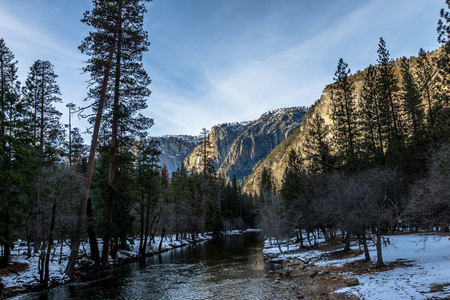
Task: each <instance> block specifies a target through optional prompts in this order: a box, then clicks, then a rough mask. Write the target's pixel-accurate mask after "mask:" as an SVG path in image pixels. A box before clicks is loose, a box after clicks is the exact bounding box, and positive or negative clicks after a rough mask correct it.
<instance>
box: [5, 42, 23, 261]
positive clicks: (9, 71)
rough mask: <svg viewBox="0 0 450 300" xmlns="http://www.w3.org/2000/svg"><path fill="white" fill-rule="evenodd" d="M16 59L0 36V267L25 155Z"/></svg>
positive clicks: (8, 246) (7, 249)
mask: <svg viewBox="0 0 450 300" xmlns="http://www.w3.org/2000/svg"><path fill="white" fill-rule="evenodd" d="M16 64H17V61H15V60H14V54H13V53H12V52H11V50H10V49H9V48H8V47H7V46H6V43H5V41H4V40H3V39H0V245H2V246H3V252H2V257H0V268H1V267H5V266H7V265H8V264H9V259H10V254H11V249H12V248H13V241H14V237H13V231H14V227H15V225H17V218H16V216H17V213H18V210H19V209H18V207H17V206H18V200H19V199H18V196H20V195H19V194H18V191H20V188H19V187H18V185H19V184H20V181H21V180H22V178H21V176H20V175H21V174H20V169H21V168H22V167H23V159H24V158H25V159H26V156H28V154H27V152H28V151H27V150H26V148H25V146H26V143H27V132H26V124H25V123H23V118H24V116H23V114H24V110H23V105H22V103H20V94H19V83H18V82H17V67H16Z"/></svg>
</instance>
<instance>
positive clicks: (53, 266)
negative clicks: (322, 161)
mask: <svg viewBox="0 0 450 300" xmlns="http://www.w3.org/2000/svg"><path fill="white" fill-rule="evenodd" d="M252 231H255V230H248V231H239V230H234V231H227V232H223V233H222V234H223V235H225V236H227V235H236V234H242V233H244V232H252ZM211 239H213V234H212V233H206V234H204V235H202V234H200V235H199V236H198V237H196V238H195V240H192V239H183V240H179V241H177V240H176V239H175V236H168V237H165V238H164V239H163V241H162V244H161V252H159V251H158V248H159V244H160V242H161V237H159V236H157V237H155V238H154V239H153V240H152V241H151V243H150V244H149V250H148V252H147V254H148V256H151V255H158V254H161V253H163V252H167V251H170V250H173V249H176V248H180V247H184V246H187V245H192V244H195V243H201V242H204V241H208V240H211ZM99 242H100V247H101V241H100V240H99ZM26 253H27V247H26V245H24V244H22V243H21V241H18V242H17V243H16V245H15V247H14V250H13V253H12V255H11V264H10V266H8V267H7V268H4V269H0V284H2V285H3V287H4V288H3V293H2V292H1V288H0V299H1V298H7V297H13V296H16V295H20V294H24V293H29V292H36V291H39V290H42V288H40V287H39V268H38V265H39V255H38V254H33V255H32V256H30V257H28V255H27V254H26ZM69 254H70V248H69V245H68V244H67V243H64V244H63V245H62V247H61V245H59V246H58V247H55V248H54V249H53V251H52V253H51V261H50V265H49V269H50V283H49V285H50V287H51V288H53V287H56V286H59V285H63V284H66V283H69V282H70V280H69V278H68V277H67V276H66V275H65V274H64V270H65V267H66V264H67V259H68V257H69ZM89 254H90V249H89V244H88V243H83V244H82V246H81V247H80V257H81V259H80V260H79V262H78V263H77V266H76V268H77V275H78V277H79V278H78V280H81V281H84V280H88V279H91V278H95V277H96V276H97V277H98V276H101V273H102V272H105V269H104V268H103V269H100V268H94V263H93V262H92V261H91V260H90V259H89ZM138 260H139V240H138V239H134V240H132V243H131V245H130V250H129V251H119V252H118V255H117V258H116V259H115V260H111V262H110V266H109V268H108V270H109V269H114V268H117V267H118V266H121V265H124V264H128V263H131V262H136V261H138ZM106 271H107V270H106Z"/></svg>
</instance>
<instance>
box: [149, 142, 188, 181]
mask: <svg viewBox="0 0 450 300" xmlns="http://www.w3.org/2000/svg"><path fill="white" fill-rule="evenodd" d="M153 139H155V140H157V141H159V143H160V150H161V155H160V162H159V165H160V166H161V167H162V166H164V165H166V166H167V169H168V171H169V174H171V173H172V172H175V171H176V170H177V169H178V168H179V167H181V165H182V164H183V160H184V159H185V158H186V156H188V155H189V153H191V152H192V151H193V150H194V148H195V147H196V146H197V137H195V136H187V135H174V136H162V137H153Z"/></svg>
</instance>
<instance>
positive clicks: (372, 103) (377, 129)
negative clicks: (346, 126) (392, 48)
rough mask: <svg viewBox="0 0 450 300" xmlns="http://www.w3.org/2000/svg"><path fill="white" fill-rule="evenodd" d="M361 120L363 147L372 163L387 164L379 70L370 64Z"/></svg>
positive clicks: (364, 89)
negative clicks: (379, 90) (378, 77)
mask: <svg viewBox="0 0 450 300" xmlns="http://www.w3.org/2000/svg"><path fill="white" fill-rule="evenodd" d="M358 111H359V122H360V125H361V135H362V139H363V143H362V149H363V152H364V153H365V157H366V158H365V159H366V161H367V162H368V163H369V165H370V164H379V165H384V164H385V154H384V151H385V138H384V125H383V119H382V108H381V104H380V97H379V94H378V85H377V70H376V68H375V67H374V66H372V65H371V66H369V68H368V69H367V73H366V75H365V77H364V83H363V89H362V93H361V103H360V108H359V110H358Z"/></svg>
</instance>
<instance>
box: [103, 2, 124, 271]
mask: <svg viewBox="0 0 450 300" xmlns="http://www.w3.org/2000/svg"><path fill="white" fill-rule="evenodd" d="M121 8H122V2H121V1H119V10H121ZM121 21H122V19H121V17H120V16H119V33H118V36H117V52H116V74H115V75H116V77H115V79H114V80H115V86H114V106H113V119H112V124H111V148H110V153H109V171H108V186H109V193H108V201H107V203H106V211H105V214H106V222H107V224H108V225H109V226H108V227H107V228H106V233H105V236H104V238H103V251H102V265H103V266H107V265H108V258H109V247H105V245H109V244H110V240H111V234H112V232H111V227H112V226H111V225H112V221H113V206H114V196H115V189H114V181H115V178H116V154H117V133H118V127H119V114H120V109H119V98H120V68H121V65H120V64H121V55H122V52H121V47H122V31H121V27H122V24H121Z"/></svg>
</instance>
